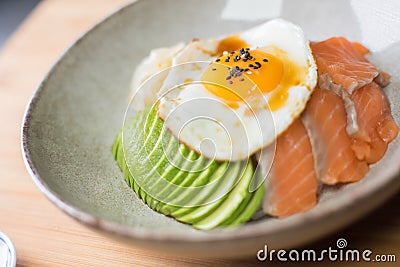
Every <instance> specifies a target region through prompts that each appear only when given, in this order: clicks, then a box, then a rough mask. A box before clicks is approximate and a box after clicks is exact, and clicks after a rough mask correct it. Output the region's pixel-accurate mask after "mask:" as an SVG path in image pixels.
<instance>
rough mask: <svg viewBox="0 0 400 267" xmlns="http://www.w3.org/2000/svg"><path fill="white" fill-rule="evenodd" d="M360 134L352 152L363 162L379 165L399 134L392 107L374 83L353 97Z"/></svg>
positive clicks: (354, 140) (356, 136) (356, 137)
mask: <svg viewBox="0 0 400 267" xmlns="http://www.w3.org/2000/svg"><path fill="white" fill-rule="evenodd" d="M351 99H352V100H353V103H354V106H355V109H356V112H357V122H358V128H359V131H358V133H357V134H356V135H355V137H354V138H353V144H352V149H353V150H354V152H355V153H356V155H357V158H358V159H360V160H365V161H367V163H370V164H371V163H375V162H377V161H379V160H380V159H381V158H382V157H383V156H384V155H385V152H386V149H387V146H388V144H389V143H390V142H391V141H393V140H394V139H395V138H396V136H397V134H398V131H399V128H398V127H397V125H396V123H395V122H394V120H393V117H392V115H391V113H390V104H389V100H388V99H387V97H386V95H385V93H384V92H383V90H382V89H381V88H380V87H379V85H378V84H376V83H375V82H372V83H370V84H368V85H366V86H364V87H362V88H360V89H359V90H357V91H356V92H354V94H352V95H351Z"/></svg>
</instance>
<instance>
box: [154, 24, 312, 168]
mask: <svg viewBox="0 0 400 267" xmlns="http://www.w3.org/2000/svg"><path fill="white" fill-rule="evenodd" d="M171 65H172V66H173V67H172V68H171V69H170V70H169V71H168V74H167V75H166V77H165V79H164V81H163V84H162V86H161V88H160V89H159V91H158V94H157V105H158V116H159V117H160V118H161V119H162V120H163V121H164V125H165V127H166V128H167V129H168V130H169V131H171V132H172V133H173V134H174V135H175V136H176V137H177V138H178V139H179V140H180V142H182V143H184V144H186V145H187V146H188V147H190V148H191V149H193V150H195V151H197V152H199V153H201V154H202V155H204V156H206V157H208V158H214V159H217V160H221V161H222V160H231V161H235V160H242V159H246V158H248V157H249V156H250V155H252V154H253V153H255V152H256V151H258V150H260V149H261V148H263V147H265V146H267V145H269V144H271V143H272V142H274V140H275V139H276V137H277V136H278V135H279V134H280V133H282V132H283V131H284V130H285V129H287V128H288V127H289V126H290V124H291V123H292V122H293V121H294V120H295V119H296V118H297V117H298V116H299V115H300V113H301V112H302V111H303V110H304V108H305V106H306V103H307V101H308V99H309V97H310V95H311V93H312V91H313V89H314V87H315V85H316V82H317V69H316V64H315V61H314V59H313V56H312V53H311V50H310V47H309V42H308V40H307V39H306V38H305V36H304V33H303V31H302V30H301V28H300V27H298V26H296V25H294V24H292V23H290V22H287V21H285V20H282V19H276V20H271V21H268V22H266V23H264V24H261V25H259V26H257V27H254V28H252V29H249V30H247V31H244V32H242V33H239V34H235V35H229V36H225V37H221V38H214V39H208V40H194V41H192V42H190V43H189V44H188V45H186V46H185V47H184V48H182V49H181V50H180V51H179V52H177V53H176V54H175V55H174V56H173V58H172V60H171Z"/></svg>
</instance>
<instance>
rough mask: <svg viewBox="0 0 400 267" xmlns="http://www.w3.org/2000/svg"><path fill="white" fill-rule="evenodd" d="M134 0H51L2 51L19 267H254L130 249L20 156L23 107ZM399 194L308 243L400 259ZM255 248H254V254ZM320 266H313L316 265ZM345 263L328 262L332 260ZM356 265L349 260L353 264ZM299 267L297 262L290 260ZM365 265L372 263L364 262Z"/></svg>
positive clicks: (8, 215) (8, 181)
mask: <svg viewBox="0 0 400 267" xmlns="http://www.w3.org/2000/svg"><path fill="white" fill-rule="evenodd" d="M129 2H131V1H130V0H103V1H97V0H81V1H77V0H51V1H50V0H47V1H43V2H41V3H40V4H39V6H38V7H37V8H36V9H35V10H34V11H33V12H32V13H31V14H30V15H29V17H28V18H27V19H26V20H25V21H24V23H23V24H22V25H21V27H20V28H19V29H18V30H17V31H16V32H15V33H14V35H13V36H12V37H11V38H10V40H9V41H8V42H7V43H6V45H5V46H4V47H3V49H2V50H1V51H0V122H1V125H2V127H1V131H0V230H1V231H4V232H5V233H7V234H8V235H9V236H10V237H11V239H12V240H13V242H14V244H15V246H16V249H17V256H18V260H17V264H18V265H19V266H127V265H128V266H250V265H256V263H257V261H256V260H255V257H254V258H253V259H249V260H241V261H230V260H199V259H185V258H176V257H169V256H162V255H159V254H157V253H154V252H148V251H143V250H140V249H136V248H131V247H127V246H125V245H123V244H119V243H117V242H115V241H113V240H109V239H107V238H105V237H103V236H101V235H99V234H97V233H94V232H92V231H91V230H89V229H87V228H86V227H84V226H82V225H81V224H79V223H77V222H75V221H74V220H73V219H71V218H70V217H68V216H67V215H65V214H64V213H62V212H61V211H59V210H58V209H57V208H56V207H55V206H53V205H52V204H51V203H50V202H49V201H48V200H47V199H46V198H45V197H44V196H43V195H42V194H41V193H40V192H39V190H38V189H37V188H36V187H35V185H34V184H33V182H32V180H31V178H30V177H29V174H28V173H27V171H26V169H25V166H24V164H23V161H22V158H21V150H20V126H21V121H22V116H23V112H24V109H25V106H26V105H27V104H28V101H29V99H30V97H31V95H32V94H33V92H34V90H35V88H36V87H37V85H38V84H39V83H40V81H41V79H42V77H43V76H44V74H45V73H46V72H47V70H48V69H49V67H50V66H51V65H52V64H53V63H54V61H55V60H56V59H57V58H58V57H59V56H60V54H61V53H62V51H64V50H65V49H66V48H67V47H68V46H69V44H70V43H71V42H72V41H73V40H74V39H76V38H77V37H78V36H80V35H81V34H82V33H83V32H84V31H85V30H86V29H87V28H88V27H90V26H91V25H93V24H94V23H96V22H97V21H99V20H100V19H101V18H103V17H104V16H106V15H108V14H110V13H111V12H112V11H114V10H116V9H117V8H119V7H121V6H123V5H125V4H127V3H129ZM399 204H400V194H398V195H397V196H395V197H394V198H393V199H391V200H390V201H389V202H388V203H387V204H386V205H384V206H383V207H381V208H380V209H378V210H377V211H375V212H374V213H373V214H371V215H370V216H368V217H367V218H365V219H363V220H361V221H359V222H358V223H357V224H354V225H353V226H351V227H349V228H347V229H345V230H343V231H342V232H340V233H338V234H335V235H333V236H330V237H327V238H325V239H324V240H321V241H319V242H318V243H315V244H311V245H310V246H309V247H310V248H314V247H316V248H320V249H321V248H327V247H329V246H332V247H334V246H335V242H336V240H337V238H339V237H343V238H346V239H347V241H348V243H349V246H350V247H352V248H359V249H365V248H369V249H371V250H372V251H374V253H385V254H395V255H396V257H397V263H396V264H394V265H392V264H384V263H381V264H379V266H399V265H400V207H399ZM255 253H256V252H255ZM315 265H316V264H315ZM331 265H335V266H339V265H340V266H342V265H341V263H340V262H339V263H329V266H331ZM348 265H349V266H353V264H352V263H349V264H348ZM292 266H296V264H292ZM365 266H374V264H371V263H365Z"/></svg>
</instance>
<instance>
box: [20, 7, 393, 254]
mask: <svg viewBox="0 0 400 267" xmlns="http://www.w3.org/2000/svg"><path fill="white" fill-rule="evenodd" d="M144 2H146V1H143V0H142V1H140V0H134V1H133V2H131V3H129V4H127V5H125V6H123V7H121V8H119V9H116V10H115V11H114V12H112V13H110V14H109V15H108V16H107V17H105V18H103V19H101V20H99V21H98V22H97V23H96V24H95V25H93V26H92V27H90V28H88V30H86V31H84V33H83V34H81V36H80V37H78V38H77V39H76V40H75V41H73V42H72V43H71V44H70V45H69V46H68V47H67V48H66V49H65V50H64V52H62V53H61V55H60V56H59V57H58V59H57V60H56V61H55V62H54V64H53V65H52V66H51V67H50V68H49V70H48V72H47V74H45V76H44V78H43V79H42V81H41V82H40V84H39V86H37V88H36V90H35V92H34V94H33V96H32V97H31V100H30V101H29V104H28V105H27V107H26V109H25V112H24V116H23V121H22V127H21V150H22V157H23V161H24V163H25V166H26V168H27V170H28V173H29V174H30V176H31V177H32V179H33V181H34V183H35V184H36V186H37V187H38V188H39V190H40V191H41V192H42V193H43V194H44V195H45V196H46V197H47V198H48V199H49V200H50V201H51V202H52V203H53V204H54V205H55V206H57V207H58V208H59V209H60V210H62V211H63V212H64V213H66V214H67V215H69V216H70V217H72V218H73V219H75V220H76V221H78V222H80V223H82V224H84V225H86V226H89V227H92V228H96V229H100V230H102V231H105V232H109V233H114V234H117V235H119V236H122V237H128V238H131V239H133V240H146V241H154V242H162V241H168V242H169V241H175V242H226V241H228V242H229V241H232V240H238V239H253V238H255V237H260V236H261V237H263V236H265V237H266V236H268V235H270V234H274V233H277V232H279V231H286V230H290V229H293V227H295V226H296V225H298V224H299V223H304V222H307V223H309V224H315V223H318V222H319V221H320V220H321V219H330V218H332V217H333V216H335V215H336V216H340V214H338V213H340V212H341V211H343V210H344V209H346V208H350V207H351V206H354V205H355V204H357V203H360V201H368V198H369V196H370V194H372V193H374V192H377V191H379V190H381V189H383V188H385V187H388V186H389V187H392V190H391V193H389V194H387V195H385V196H383V197H382V199H381V200H380V203H379V204H382V203H383V202H384V201H385V200H387V199H388V198H390V197H391V196H392V195H394V194H395V193H396V192H397V190H398V189H400V179H398V181H397V184H396V183H395V182H396V181H395V180H396V179H395V178H396V176H398V174H399V173H400V164H398V165H396V166H394V167H393V168H387V169H386V170H385V171H386V172H385V178H386V179H374V180H372V181H369V183H366V184H364V186H363V187H362V192H361V193H358V194H356V195H353V196H352V197H351V200H353V201H348V200H349V199H348V198H345V197H342V198H339V199H337V200H336V201H335V203H336V204H335V205H327V203H328V204H329V202H330V201H325V202H324V203H318V206H322V207H321V208H320V209H319V210H316V209H315V208H314V209H312V210H310V211H308V212H305V213H300V214H296V215H294V216H290V217H288V218H285V219H283V220H280V223H274V227H269V226H268V224H272V223H273V222H271V220H265V221H261V222H255V223H252V224H247V225H246V224H245V225H243V226H242V227H240V228H239V229H240V231H236V230H225V229H218V230H211V231H206V232H209V233H212V234H210V235H208V234H207V235H198V234H196V235H193V234H192V232H186V231H184V232H180V234H176V232H171V231H154V230H153V229H149V228H144V227H135V226H127V225H123V224H120V223H117V222H113V221H109V220H106V219H102V218H99V217H97V216H95V215H92V214H90V213H88V212H85V211H83V210H81V209H80V208H77V207H74V206H73V205H72V204H69V203H67V202H66V201H64V200H63V199H62V197H61V196H59V195H58V194H57V193H56V192H55V191H53V190H52V189H51V188H50V187H49V186H48V185H47V184H46V182H45V181H44V180H43V179H42V177H41V176H40V174H39V172H38V170H37V168H36V166H35V164H34V162H33V160H32V155H31V152H30V150H29V148H28V146H29V136H28V129H29V128H30V126H31V119H32V111H33V109H34V108H35V106H36V104H37V102H38V100H39V99H40V96H41V94H42V92H43V90H44V88H45V87H46V83H47V81H48V80H49V79H50V77H51V76H52V75H53V73H55V72H56V71H57V69H58V67H59V66H60V65H61V64H62V62H63V61H64V59H65V58H67V57H68V56H69V55H70V54H71V53H73V50H74V49H78V48H79V45H80V43H81V42H84V41H85V39H86V38H87V37H88V35H90V34H92V33H93V32H96V30H97V29H98V28H100V27H102V26H103V25H104V24H105V23H106V22H107V21H109V20H112V19H114V18H115V17H116V16H118V15H121V14H123V13H124V12H125V11H126V10H128V9H130V8H134V6H136V5H138V4H141V3H144ZM393 154H396V155H400V147H399V148H397V149H396V150H395V152H394V153H393ZM346 195H349V193H347V194H346ZM374 208H375V206H374V207H372V208H370V209H369V210H368V211H366V212H364V213H362V214H360V215H358V216H357V218H354V219H352V220H351V221H355V220H356V219H358V218H360V217H361V216H362V215H364V214H365V213H367V212H370V211H372V210H373V209H374ZM154 212H155V211H154ZM347 224H348V223H346V225H347ZM343 226H344V225H343ZM341 227H342V226H338V227H336V228H335V229H332V230H330V231H327V232H326V234H328V233H331V232H333V231H334V230H337V229H338V228H341ZM233 233H234V234H233ZM314 239H315V238H314ZM255 252H256V251H255Z"/></svg>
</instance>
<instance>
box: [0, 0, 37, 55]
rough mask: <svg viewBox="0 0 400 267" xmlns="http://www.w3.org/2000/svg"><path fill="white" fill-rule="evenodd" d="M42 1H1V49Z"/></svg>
mask: <svg viewBox="0 0 400 267" xmlns="http://www.w3.org/2000/svg"><path fill="white" fill-rule="evenodd" d="M39 2H40V0H0V49H1V47H2V46H3V45H4V43H5V42H6V40H7V39H8V37H9V36H10V35H11V34H12V33H13V32H14V31H15V30H16V29H17V28H18V25H19V24H20V23H21V22H22V20H23V19H24V18H25V17H26V15H28V14H29V12H30V11H31V10H32V9H33V8H34V7H35V6H36V5H37V4H38V3H39Z"/></svg>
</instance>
